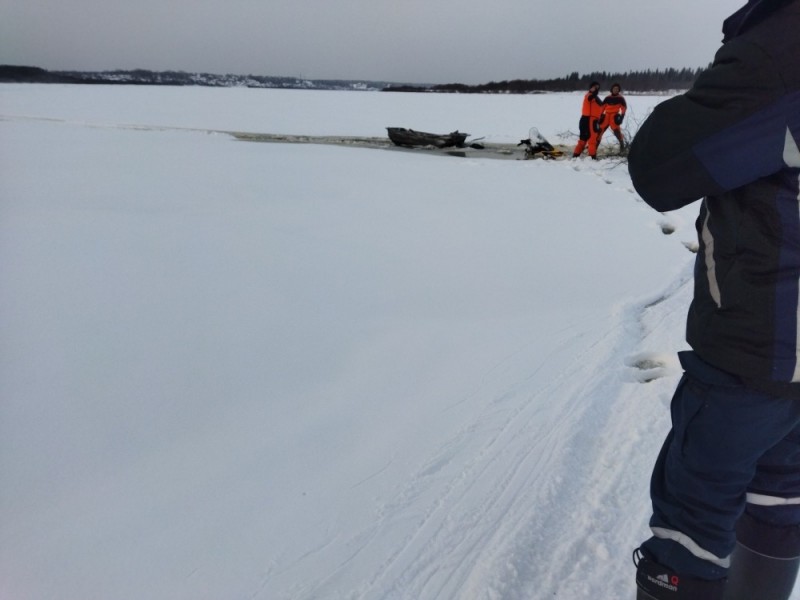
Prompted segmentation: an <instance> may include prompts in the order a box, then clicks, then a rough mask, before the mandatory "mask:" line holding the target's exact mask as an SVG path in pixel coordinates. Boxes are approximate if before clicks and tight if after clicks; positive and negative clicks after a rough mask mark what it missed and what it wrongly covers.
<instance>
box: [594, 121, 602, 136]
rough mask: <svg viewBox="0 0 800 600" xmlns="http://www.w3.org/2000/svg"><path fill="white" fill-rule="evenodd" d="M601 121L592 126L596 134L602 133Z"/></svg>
mask: <svg viewBox="0 0 800 600" xmlns="http://www.w3.org/2000/svg"><path fill="white" fill-rule="evenodd" d="M600 121H602V119H595V120H594V123H593V124H592V129H594V132H595V133H600Z"/></svg>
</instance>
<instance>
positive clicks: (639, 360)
mask: <svg viewBox="0 0 800 600" xmlns="http://www.w3.org/2000/svg"><path fill="white" fill-rule="evenodd" d="M625 366H626V367H629V368H630V370H629V371H628V376H629V377H630V381H633V382H638V383H649V382H651V381H655V380H656V379H661V378H662V377H669V376H670V375H675V374H677V373H680V372H681V367H680V362H678V357H677V356H675V355H672V354H661V353H656V352H642V353H640V354H635V355H633V356H629V357H628V358H626V359H625Z"/></svg>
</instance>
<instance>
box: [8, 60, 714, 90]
mask: <svg viewBox="0 0 800 600" xmlns="http://www.w3.org/2000/svg"><path fill="white" fill-rule="evenodd" d="M706 68H707V67H706ZM704 70H705V69H704V68H698V69H688V68H684V69H655V70H653V69H648V70H646V71H628V72H625V73H608V72H606V71H596V72H593V73H586V74H584V75H581V74H579V73H578V72H577V71H575V72H572V73H570V74H569V75H567V76H566V77H558V78H555V79H514V80H511V81H492V82H489V83H484V84H479V85H466V84H463V83H448V84H443V85H403V84H392V83H387V82H365V81H339V80H307V79H302V78H296V77H272V76H269V77H266V76H260V75H215V74H209V73H185V72H183V71H149V70H146V69H133V70H128V71H95V72H91V71H89V72H87V71H47V70H45V69H40V68H38V67H26V66H14V65H0V83H2V82H20V83H22V82H27V83H90V84H91V83H94V84H97V83H103V84H125V85H180V86H183V85H202V86H214V87H230V86H247V87H278V88H304V89H305V88H316V89H358V90H366V89H371V90H375V89H381V90H383V91H390V92H441V93H461V94H534V93H539V92H572V91H578V90H586V89H588V87H589V83H590V82H592V81H599V82H600V83H601V84H602V85H603V89H604V90H608V89H609V88H610V87H611V84H612V83H615V82H618V83H619V84H620V85H621V86H622V89H623V92H658V91H668V90H685V89H688V88H690V87H691V86H692V83H693V82H694V80H695V79H696V78H697V76H698V75H699V74H700V73H702V72H703V71H704Z"/></svg>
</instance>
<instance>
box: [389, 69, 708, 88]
mask: <svg viewBox="0 0 800 600" xmlns="http://www.w3.org/2000/svg"><path fill="white" fill-rule="evenodd" d="M706 68H707V67H705V68H697V69H689V68H683V69H672V68H670V69H655V70H654V69H647V70H646V71H628V72H625V73H609V72H606V71H595V72H593V73H586V74H584V75H581V74H579V73H578V72H577V71H574V72H572V73H570V74H569V75H567V76H566V77H558V78H555V79H514V80H511V81H492V82H489V83H483V84H479V85H466V84H463V83H447V84H442V85H428V86H413V85H401V86H388V87H386V88H384V91H388V92H441V93H460V94H534V93H537V92H573V91H578V90H586V89H588V88H589V84H590V83H591V82H592V81H599V82H600V83H601V84H602V85H603V89H608V88H610V87H611V84H612V83H619V84H620V85H621V86H622V89H623V91H628V92H654V91H667V90H685V89H688V88H690V87H691V86H692V83H694V80H695V79H697V76H698V75H700V73H702V72H703V71H704V70H705V69H706Z"/></svg>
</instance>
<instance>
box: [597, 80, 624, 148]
mask: <svg viewBox="0 0 800 600" xmlns="http://www.w3.org/2000/svg"><path fill="white" fill-rule="evenodd" d="M621 91H622V88H621V87H620V85H619V84H618V83H615V84H614V85H612V86H611V94H610V95H609V96H606V97H605V99H603V114H601V115H600V118H599V119H597V122H596V125H595V126H596V135H595V138H594V139H595V148H594V150H595V151H594V153H593V152H592V146H591V144H590V145H589V154H590V155H591V156H592V157H594V156H596V153H597V146H599V145H600V140H602V139H603V134H604V133H605V132H606V129H608V128H609V127H611V131H612V132H613V134H614V135H615V136H616V138H617V139H618V140H619V150H620V152H622V151H623V150H624V149H625V138H624V137H623V135H622V131H621V130H620V128H619V126H620V125H622V119H624V118H625V111H626V110H628V105H627V103H626V102H625V97H624V96H623V95H622V94H620V92H621Z"/></svg>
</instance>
